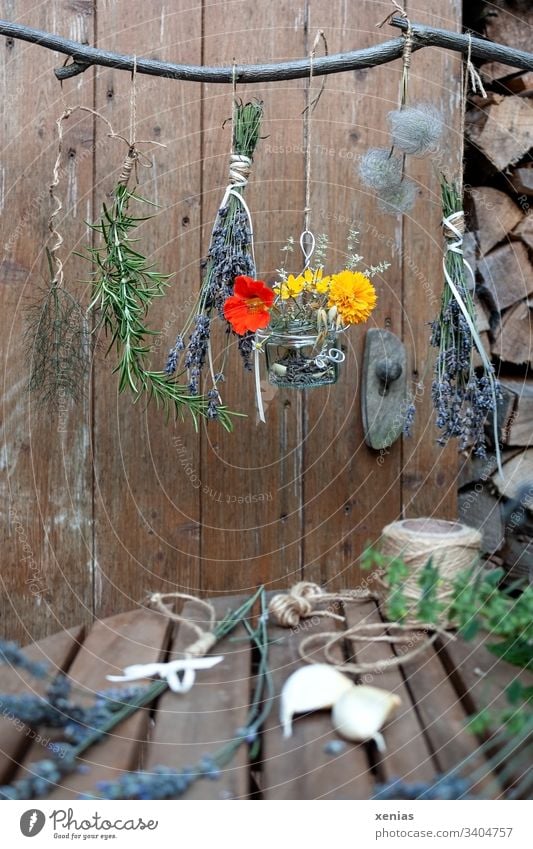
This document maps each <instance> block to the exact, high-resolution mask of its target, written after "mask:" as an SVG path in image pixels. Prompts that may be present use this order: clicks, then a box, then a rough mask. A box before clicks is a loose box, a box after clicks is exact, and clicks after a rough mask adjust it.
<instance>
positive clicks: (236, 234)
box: [165, 101, 263, 419]
mask: <svg viewBox="0 0 533 849" xmlns="http://www.w3.org/2000/svg"><path fill="white" fill-rule="evenodd" d="M262 117H263V105H262V103H261V102H259V101H257V102H251V103H241V102H240V101H236V102H235V104H234V112H233V139H232V154H231V160H230V173H229V185H228V187H227V189H226V192H225V194H224V198H223V200H222V203H221V205H220V208H219V210H218V212H217V215H216V219H215V224H214V227H213V232H212V234H211V242H210V245H209V250H208V254H207V257H206V260H205V262H204V276H203V281H202V285H201V288H200V294H199V297H198V301H197V303H196V305H195V308H194V310H193V312H192V314H191V315H190V316H189V319H188V321H187V323H186V325H185V327H184V328H183V330H182V331H181V333H180V334H179V335H178V337H177V338H176V342H175V344H174V346H173V347H172V348H171V350H170V351H169V355H168V358H167V363H166V367H165V371H166V373H167V374H168V375H172V374H174V372H175V371H176V370H177V369H178V367H179V365H180V362H181V361H182V360H183V365H184V367H185V368H186V369H187V373H188V387H189V392H190V394H191V395H196V394H198V393H199V391H200V387H201V383H202V375H203V372H204V368H205V367H206V365H208V366H209V369H210V373H211V375H210V376H211V382H212V388H211V389H209V390H208V391H207V393H206V394H207V397H208V398H209V402H210V403H209V407H208V410H207V416H208V418H212V419H216V418H218V417H219V409H220V393H219V390H218V388H217V387H218V385H219V384H220V383H221V382H222V381H223V380H224V376H223V374H222V372H218V373H217V374H215V372H214V368H213V360H212V354H211V329H212V322H213V320H214V319H216V318H219V319H221V320H222V321H223V322H224V324H225V326H226V331H227V333H228V340H229V333H230V331H231V327H230V325H229V324H228V322H227V321H226V319H225V318H224V313H223V306H224V302H225V301H226V299H227V298H228V297H229V296H231V295H232V294H233V283H234V280H235V277H237V276H239V275H248V276H250V277H253V276H255V261H254V256H253V242H252V231H251V220H250V213H249V210H248V207H247V206H246V203H245V201H244V198H243V193H244V189H245V187H246V185H247V182H248V175H249V172H250V166H251V164H252V159H253V155H254V152H255V149H256V147H257V143H258V141H259V131H260V127H261V121H262ZM187 335H189V339H188V341H186V337H187ZM253 336H254V334H253V333H246V334H245V335H243V336H240V337H239V351H240V353H241V355H242V357H243V359H244V365H245V367H246V368H247V369H251V363H250V359H251V353H252V342H253Z"/></svg>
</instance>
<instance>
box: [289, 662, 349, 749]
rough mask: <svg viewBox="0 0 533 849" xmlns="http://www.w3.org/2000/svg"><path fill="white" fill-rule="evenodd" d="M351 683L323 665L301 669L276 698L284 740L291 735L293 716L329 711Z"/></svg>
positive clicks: (333, 668) (317, 664) (316, 664)
mask: <svg viewBox="0 0 533 849" xmlns="http://www.w3.org/2000/svg"><path fill="white" fill-rule="evenodd" d="M354 686H355V685H354V683H353V681H352V680H351V679H350V678H348V677H347V676H346V675H343V674H342V672H339V671H338V670H337V669H335V667H333V666H329V665H328V664H327V663H315V664H312V665H311V666H302V667H301V668H300V669H297V670H296V672H293V674H292V675H291V676H289V678H287V680H286V681H285V683H284V685H283V687H282V689H281V696H280V721H281V725H282V727H283V735H284V737H291V735H292V718H293V716H294V715H295V714H297V713H309V712H311V711H313V710H324V709H326V708H330V707H331V706H332V705H334V704H335V702H337V701H338V699H339V698H341V696H342V695H343V693H346V692H347V691H348V690H351V689H354Z"/></svg>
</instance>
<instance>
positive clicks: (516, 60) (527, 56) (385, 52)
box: [0, 17, 533, 83]
mask: <svg viewBox="0 0 533 849" xmlns="http://www.w3.org/2000/svg"><path fill="white" fill-rule="evenodd" d="M390 23H391V25H392V26H395V27H400V28H401V29H405V27H406V22H405V20H404V19H403V18H399V17H395V18H393V19H392V20H391V21H390ZM412 29H413V35H414V45H413V49H414V50H419V49H420V48H422V47H431V46H433V47H444V48H446V49H448V50H454V51H456V52H459V53H466V52H467V51H468V43H469V39H468V36H467V35H462V34H460V33H455V32H450V31H448V30H443V29H435V28H433V27H426V26H423V25H422V24H412ZM0 35H5V36H7V37H8V38H16V39H20V40H22V41H29V42H30V43H32V44H38V45H39V46H40V47H45V48H47V49H48V50H55V51H57V52H59V53H63V54H64V55H65V56H67V57H70V58H71V60H72V61H71V62H70V64H65V65H64V66H63V67H61V68H56V70H55V75H56V77H57V79H58V80H65V79H68V78H69V77H74V76H76V75H77V74H81V73H83V71H86V70H87V68H90V67H92V66H93V65H100V66H102V67H107V68H116V69H117V70H122V71H130V72H131V71H133V63H134V57H133V56H126V55H124V54H120V53H110V52H109V51H107V50H99V49H98V48H96V47H90V46H89V45H87V44H80V43H79V42H77V41H70V40H69V39H66V38H61V37H60V36H58V35H54V34H53V33H49V32H44V31H43V30H38V29H33V28H31V27H27V26H24V25H22V24H14V23H11V22H9V21H0ZM403 46H404V39H403V38H397V39H393V40H392V41H385V42H383V43H381V44H376V45H374V46H373V47H367V48H364V49H363V50H353V51H350V52H347V53H335V54H333V55H331V56H321V57H317V58H315V60H314V61H313V75H315V76H323V75H325V74H338V73H341V72H344V71H354V70H357V69H359V68H372V67H375V66H377V65H385V64H387V63H388V62H392V61H394V59H398V57H399V56H401V54H402V50H403ZM471 50H472V57H473V58H474V59H483V60H489V59H490V60H497V61H499V62H503V63H504V64H506V65H510V66H512V67H515V68H522V69H523V70H526V71H531V70H533V54H532V53H526V52H525V51H523V50H514V49H513V48H511V47H505V46H504V45H502V44H495V43H493V42H491V41H484V40H483V39H481V38H474V37H472V39H471ZM135 61H136V68H137V73H139V74H150V75H151V76H155V77H166V78H167V79H173V80H191V81H196V82H211V83H232V82H233V78H234V75H235V79H236V81H237V82H239V83H264V82H274V81H278V80H295V79H302V78H305V77H308V76H309V72H310V67H309V59H296V60H294V61H291V62H279V63H271V64H266V65H237V66H236V68H235V72H234V71H233V68H232V67H218V68H216V67H201V66H198V65H177V64H174V63H172V62H161V61H159V60H157V59H143V58H139V57H137V58H136V60H135Z"/></svg>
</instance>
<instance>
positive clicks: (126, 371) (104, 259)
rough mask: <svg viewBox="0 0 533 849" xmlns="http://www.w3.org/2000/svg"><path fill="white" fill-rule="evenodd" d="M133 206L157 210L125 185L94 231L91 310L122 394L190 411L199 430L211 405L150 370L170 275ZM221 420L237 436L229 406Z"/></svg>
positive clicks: (167, 409)
mask: <svg viewBox="0 0 533 849" xmlns="http://www.w3.org/2000/svg"><path fill="white" fill-rule="evenodd" d="M133 204H137V205H144V204H148V205H151V204H150V202H149V201H147V200H146V199H144V198H142V197H140V196H139V195H137V194H135V192H134V191H131V190H130V189H128V187H127V186H126V185H125V184H124V183H119V184H118V185H117V186H116V188H115V191H114V197H113V204H112V205H111V206H110V207H107V206H106V205H105V204H104V205H103V209H102V216H101V219H100V221H99V222H98V223H97V224H95V225H93V229H94V230H95V232H96V233H97V234H98V235H99V236H100V244H99V245H97V246H96V247H94V248H88V254H89V259H90V261H91V264H92V266H93V269H94V271H93V279H92V286H93V298H92V301H91V304H90V307H89V309H90V310H94V311H97V312H98V314H99V320H98V324H97V328H98V327H103V328H104V330H105V332H106V333H107V335H108V336H109V337H110V345H109V351H110V350H111V349H113V350H114V351H115V354H116V358H117V363H116V366H115V369H114V371H115V372H118V375H119V382H118V390H119V392H124V391H126V390H128V391H130V392H131V393H132V394H133V396H134V400H135V401H138V400H139V399H141V398H145V399H146V400H147V401H150V400H151V399H153V400H154V401H155V402H156V404H157V405H158V406H162V407H163V408H164V410H165V412H166V413H167V414H168V413H169V412H170V411H171V410H174V412H175V413H176V415H178V416H180V417H183V414H184V412H185V411H187V412H189V413H190V414H191V416H192V418H193V420H194V424H195V426H196V427H197V426H198V420H199V419H200V418H202V417H203V418H206V417H207V416H208V410H209V406H210V401H209V399H208V398H207V397H204V396H202V395H198V394H193V395H191V394H189V392H188V389H187V387H186V386H183V385H182V384H180V383H178V382H177V380H175V379H173V378H171V377H170V376H169V375H168V374H166V373H165V372H159V371H151V370H150V368H149V367H148V358H149V355H150V345H149V340H150V339H152V338H153V337H154V336H155V335H157V331H154V330H151V329H149V327H148V325H147V317H148V312H149V309H150V307H151V305H152V303H153V302H154V300H155V299H157V298H160V297H162V296H163V295H164V294H165V290H166V288H167V286H168V280H169V275H165V274H160V273H159V272H158V271H156V270H155V269H154V267H153V266H152V265H151V264H150V262H149V261H148V260H147V259H146V257H145V256H144V255H143V254H142V252H141V251H140V249H139V247H138V245H137V242H138V240H137V239H136V238H135V232H136V230H137V228H138V226H139V224H140V223H141V222H143V221H146V220H147V218H149V217H150V216H142V215H134V214H133V213H132V212H131V206H132V205H133ZM109 351H108V352H109ZM218 419H219V421H220V423H221V424H222V425H223V427H225V428H226V430H231V428H232V422H231V414H230V412H229V411H228V410H227V409H226V408H225V407H223V406H219V407H218Z"/></svg>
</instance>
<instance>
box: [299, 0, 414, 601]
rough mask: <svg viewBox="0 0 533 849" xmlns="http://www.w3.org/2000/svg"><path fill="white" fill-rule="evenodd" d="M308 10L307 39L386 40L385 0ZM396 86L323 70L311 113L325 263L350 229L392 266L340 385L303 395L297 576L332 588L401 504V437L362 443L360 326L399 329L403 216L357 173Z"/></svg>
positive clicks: (342, 246)
mask: <svg viewBox="0 0 533 849" xmlns="http://www.w3.org/2000/svg"><path fill="white" fill-rule="evenodd" d="M307 7H308V15H309V35H308V44H312V43H313V40H314V38H315V33H316V31H317V30H318V29H322V30H324V32H325V33H326V35H327V38H328V42H329V49H330V51H331V52H334V53H335V52H340V51H342V50H347V49H350V48H351V49H353V47H354V46H357V47H365V46H368V45H371V44H375V43H376V41H378V40H379V39H382V40H385V39H387V38H390V33H389V32H387V31H386V30H385V31H383V30H376V24H377V23H379V22H380V20H382V19H383V18H384V17H385V16H386V15H387V14H388V12H389V11H390V3H389V2H385V0H384V2H377V3H376V2H360V3H358V4H357V9H356V10H354V12H353V14H350V13H349V7H348V5H347V4H346V3H345V2H343V0H329V2H321V3H315V2H308V4H307ZM398 84H399V63H398V62H394V63H392V64H388V65H386V66H383V67H381V68H374V69H371V70H361V71H354V72H350V73H347V74H338V75H336V76H334V77H329V78H328V79H327V82H326V88H325V90H324V93H323V95H322V98H321V100H320V102H319V104H318V106H317V107H316V109H315V112H314V113H313V119H312V120H313V127H312V139H313V141H312V174H313V177H312V208H313V211H312V227H313V229H314V231H315V232H316V233H322V232H325V233H327V234H328V236H329V239H330V251H329V258H328V267H331V268H332V269H338V270H340V269H342V268H343V267H344V263H345V261H346V240H347V235H348V231H349V230H358V231H360V246H359V248H360V249H359V253H361V254H362V255H363V256H364V257H365V261H366V262H367V263H368V264H371V263H374V264H375V263H377V262H378V261H380V260H385V259H386V260H387V261H389V262H390V263H391V267H390V268H389V269H388V270H387V271H386V273H385V274H384V275H383V278H381V277H377V278H375V280H374V282H375V285H376V289H377V292H378V305H377V308H376V310H375V311H374V313H373V315H372V316H371V318H370V321H369V322H368V323H367V324H366V325H361V326H359V327H354V328H351V329H350V330H348V331H347V332H346V333H344V334H343V335H342V336H341V337H339V341H340V343H341V345H342V347H343V348H345V349H346V361H345V362H344V363H343V364H342V366H341V367H340V375H341V376H340V378H339V383H338V384H337V385H336V386H334V387H323V388H320V389H313V390H312V391H310V392H308V393H307V394H306V396H305V440H304V447H303V451H304V533H303V545H304V563H305V576H306V578H308V579H309V580H312V581H318V582H319V583H322V584H326V585H328V587H331V588H338V587H346V586H354V585H356V584H357V582H358V581H359V579H360V573H359V569H358V567H357V565H356V564H357V559H358V557H359V555H360V553H361V551H362V549H363V548H364V546H365V545H366V543H367V542H369V541H371V542H373V541H375V540H376V539H377V538H378V537H379V534H380V531H381V529H382V527H383V526H384V525H385V524H386V523H387V522H390V521H392V520H393V519H396V518H397V517H398V515H399V513H400V509H401V508H400V488H399V476H400V469H401V465H400V464H401V451H400V444H399V443H396V444H395V445H393V446H392V447H391V448H390V449H389V450H387V451H384V452H374V451H372V450H371V449H369V448H367V446H366V445H365V443H364V436H363V431H362V425H361V391H360V386H361V369H362V363H363V351H364V342H365V335H366V328H368V327H384V328H387V329H389V330H391V331H393V332H394V333H396V334H398V335H401V309H402V305H401V292H402V280H401V264H400V255H401V236H402V221H401V220H397V219H395V218H392V217H390V216H384V215H382V214H380V213H379V212H378V210H377V204H376V199H375V196H374V194H373V193H372V192H371V191H369V190H368V189H366V188H365V187H364V185H363V184H362V183H361V181H360V178H359V174H358V163H359V160H360V157H361V156H362V155H364V153H365V152H366V150H368V148H370V147H376V146H377V147H382V146H386V145H387V143H388V142H387V121H386V116H387V112H388V111H389V110H390V109H392V108H394V106H395V102H396V98H397V91H398ZM314 85H315V87H318V83H317V82H315V84H314Z"/></svg>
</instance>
